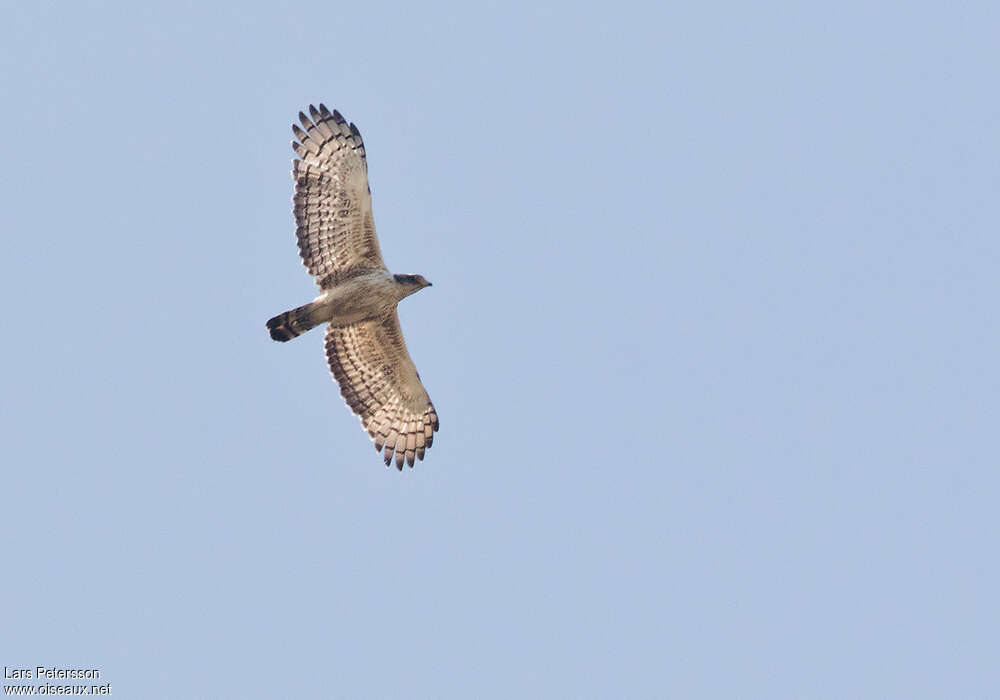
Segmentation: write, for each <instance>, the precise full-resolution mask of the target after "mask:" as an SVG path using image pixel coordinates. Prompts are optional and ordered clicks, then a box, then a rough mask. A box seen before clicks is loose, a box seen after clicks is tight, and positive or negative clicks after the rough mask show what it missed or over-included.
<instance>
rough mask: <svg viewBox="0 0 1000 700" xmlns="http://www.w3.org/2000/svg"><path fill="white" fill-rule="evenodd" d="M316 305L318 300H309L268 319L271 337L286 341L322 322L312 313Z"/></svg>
mask: <svg viewBox="0 0 1000 700" xmlns="http://www.w3.org/2000/svg"><path fill="white" fill-rule="evenodd" d="M316 307H317V304H316V302H309V303H308V304H306V305H305V306H300V307H298V308H296V309H292V310H291V311H286V312H285V313H283V314H278V315H277V316H275V317H274V318H272V319H270V320H268V322H267V329H268V330H269V331H270V332H271V338H273V339H274V340H277V341H280V342H282V343H284V342H286V341H289V340H291V339H292V338H296V337H298V336H300V335H302V334H303V333H305V332H306V331H307V330H309V329H310V328H315V327H316V326H318V325H319V324H321V323H322V321H317V320H316V319H315V318H314V317H313V315H312V314H313V311H314V310H316Z"/></svg>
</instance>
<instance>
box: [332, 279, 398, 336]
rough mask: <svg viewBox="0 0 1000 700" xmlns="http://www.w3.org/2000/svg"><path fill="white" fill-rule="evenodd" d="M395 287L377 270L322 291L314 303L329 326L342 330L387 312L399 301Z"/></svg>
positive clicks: (394, 284) (396, 286)
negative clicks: (327, 317) (322, 311)
mask: <svg viewBox="0 0 1000 700" xmlns="http://www.w3.org/2000/svg"><path fill="white" fill-rule="evenodd" d="M398 286H399V285H397V284H396V281H395V280H394V279H393V277H392V275H390V274H389V273H388V272H384V271H382V270H378V271H373V272H371V273H370V274H367V275H360V276H358V277H355V278H353V279H350V280H346V281H344V282H341V283H340V284H338V285H336V286H334V287H331V288H330V289H327V290H325V291H324V292H323V294H321V295H320V296H319V297H317V299H316V301H318V302H319V303H320V304H322V305H323V308H324V310H325V311H326V312H327V313H324V316H326V315H329V320H330V323H332V324H333V325H335V326H346V325H349V324H351V323H357V322H358V321H364V320H366V319H377V318H382V317H384V316H385V315H386V314H388V313H389V312H391V311H392V309H393V308H395V306H396V304H397V303H398V302H399V300H400V295H399V290H398Z"/></svg>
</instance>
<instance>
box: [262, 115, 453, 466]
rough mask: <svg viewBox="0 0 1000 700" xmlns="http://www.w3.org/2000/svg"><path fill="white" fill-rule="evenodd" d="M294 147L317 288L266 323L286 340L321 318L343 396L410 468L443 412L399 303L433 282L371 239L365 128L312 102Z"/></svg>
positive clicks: (302, 248) (305, 239)
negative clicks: (397, 265) (400, 267)
mask: <svg viewBox="0 0 1000 700" xmlns="http://www.w3.org/2000/svg"><path fill="white" fill-rule="evenodd" d="M299 121H300V122H301V124H302V127H301V128H300V127H299V126H298V125H297V124H293V125H292V131H293V132H294V133H295V138H296V139H297V141H293V142H292V148H293V149H294V150H295V153H297V154H298V158H295V159H293V160H292V177H293V178H294V180H295V196H294V198H293V205H294V206H293V209H294V211H295V223H296V230H295V235H296V236H297V237H298V240H299V254H300V255H301V256H302V262H303V263H304V264H305V266H306V269H308V270H309V274H311V275H312V276H313V277H315V278H316V284H318V285H319V288H320V294H319V296H318V297H316V299H315V300H314V301H311V302H310V303H308V304H306V305H305V306H300V307H298V308H296V309H292V310H291V311H286V312H285V313H283V314H279V315H277V316H275V317H274V318H272V319H271V320H269V321H268V322H267V328H268V330H269V331H270V333H271V337H272V338H273V339H274V340H279V341H281V342H285V341H288V340H291V339H292V338H294V337H296V336H298V335H301V334H303V333H305V332H306V331H308V330H309V329H310V328H313V327H315V326H318V325H319V324H321V323H328V324H329V325H328V326H327V328H326V342H325V346H326V358H327V360H328V361H329V363H330V371H331V372H332V373H333V376H334V379H336V380H337V383H338V384H340V393H341V395H343V397H344V400H345V401H346V402H347V405H348V406H349V407H350V409H351V410H352V411H354V413H356V414H357V415H358V417H359V418H361V425H362V426H363V427H364V429H365V430H367V431H368V434H369V435H370V436H371V437H372V440H374V441H375V449H376V450H383V458H384V460H385V464H386V466H389V465H390V464H392V462H393V459H394V458H395V462H396V468H397V469H400V470H402V468H403V462H406V463H407V464H409V465H410V466H411V467H412V466H413V463H414V461H415V460H416V459H423V458H424V452H425V451H426V450H427V449H428V448H429V447H430V446H431V443H432V442H433V441H434V432H435V431H436V430H437V429H438V417H437V413H436V412H435V410H434V404H432V403H431V400H430V397H429V396H428V395H427V390H426V389H424V385H423V384H422V383H421V382H420V375H419V374H417V368H416V367H414V365H413V360H411V359H410V353H409V352H407V350H406V343H405V342H404V341H403V332H402V330H400V328H399V316H398V314H397V313H396V305H397V304H398V303H399V302H400V301H401V300H402V299H403V298H404V297H408V296H409V295H411V294H413V293H414V292H417V291H420V290H421V289H423V288H424V287H429V286H431V283H430V282H428V281H427V280H425V279H424V278H423V277H422V276H420V275H394V274H392V273H390V272H389V270H388V269H387V268H386V266H385V263H384V262H383V261H382V253H381V251H380V250H379V246H378V238H377V237H376V235H375V221H374V219H373V218H372V199H371V190H370V189H369V188H368V163H367V161H366V159H365V145H364V143H363V142H362V140H361V133H360V132H359V131H358V128H357V127H356V126H354V124H348V123H347V122H346V121H345V119H344V118H343V117H342V116H341V115H340V112H338V111H337V110H334V111H333V113H332V114H331V113H330V111H329V110H328V109H327V108H326V107H325V106H323V105H322V104H321V105H320V106H319V109H316V108H315V107H313V106H312V105H309V116H308V117H307V116H306V115H305V114H304V113H303V112H299Z"/></svg>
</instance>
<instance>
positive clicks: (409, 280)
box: [393, 275, 431, 296]
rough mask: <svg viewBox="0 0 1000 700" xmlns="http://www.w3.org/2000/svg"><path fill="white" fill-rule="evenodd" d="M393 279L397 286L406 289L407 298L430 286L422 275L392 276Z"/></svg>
mask: <svg viewBox="0 0 1000 700" xmlns="http://www.w3.org/2000/svg"><path fill="white" fill-rule="evenodd" d="M393 277H395V278H396V283H397V284H400V285H402V286H403V287H405V288H406V294H407V296H409V295H410V294H413V293H414V292H416V291H419V290H421V289H423V288H424V287H430V286H431V283H430V282H428V281H427V280H426V279H425V278H424V276H423V275H393Z"/></svg>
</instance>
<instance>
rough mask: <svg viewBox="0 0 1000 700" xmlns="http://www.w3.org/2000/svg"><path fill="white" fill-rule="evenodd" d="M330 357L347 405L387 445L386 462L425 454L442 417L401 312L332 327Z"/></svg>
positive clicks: (379, 444)
mask: <svg viewBox="0 0 1000 700" xmlns="http://www.w3.org/2000/svg"><path fill="white" fill-rule="evenodd" d="M326 357H327V359H328V360H329V362H330V370H331V371H332V372H333V376H334V378H335V379H336V380H337V383H338V384H340V393H341V395H342V396H343V397H344V400H345V401H347V405H348V406H350V408H351V410H352V411H354V412H355V413H356V414H358V416H360V418H361V424H362V425H363V426H364V428H365V430H367V431H368V434H369V435H371V436H372V439H374V440H375V449H376V450H382V449H384V454H383V457H384V459H385V463H386V466H388V465H389V464H390V463H391V462H392V458H393V453H395V455H396V468H397V469H402V468H403V461H404V460H405V461H406V462H407V463H408V464H409V465H410V466H411V467H412V466H413V462H414V460H415V459H423V458H424V451H425V450H427V449H428V448H429V447H430V446H431V443H432V442H434V431H436V430H437V429H438V417H437V413H436V412H435V411H434V404H432V403H431V400H430V397H429V396H427V390H426V389H424V385H423V384H421V383H420V375H418V374H417V368H416V367H414V366H413V360H411V359H410V353H408V352H407V351H406V343H405V342H404V341H403V332H402V331H401V330H400V328H399V316H398V315H397V313H396V312H395V311H393V312H392V313H391V314H389V315H388V316H387V317H386V318H385V319H384V320H382V321H362V322H361V323H355V324H352V325H350V326H339V327H337V326H329V327H328V328H327V331H326Z"/></svg>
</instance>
